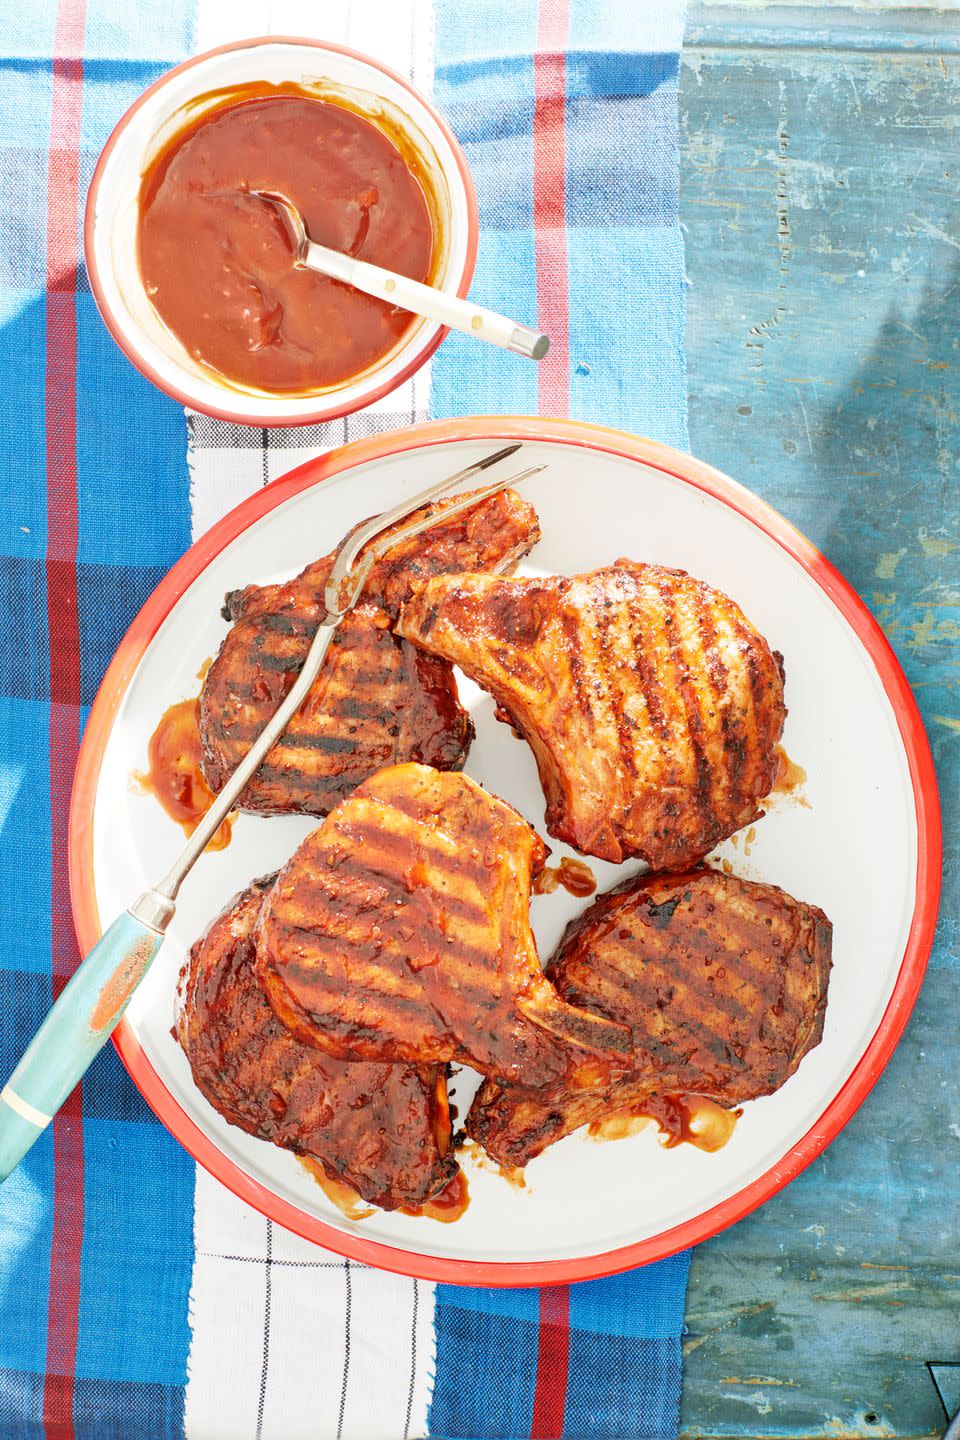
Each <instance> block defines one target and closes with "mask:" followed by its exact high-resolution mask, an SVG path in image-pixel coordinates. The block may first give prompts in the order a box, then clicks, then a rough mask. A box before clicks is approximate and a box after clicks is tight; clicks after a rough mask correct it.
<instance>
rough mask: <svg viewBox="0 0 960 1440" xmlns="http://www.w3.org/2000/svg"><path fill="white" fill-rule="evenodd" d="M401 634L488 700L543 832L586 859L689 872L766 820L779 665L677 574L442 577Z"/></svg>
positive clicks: (707, 591)
mask: <svg viewBox="0 0 960 1440" xmlns="http://www.w3.org/2000/svg"><path fill="white" fill-rule="evenodd" d="M396 630H397V633H398V634H400V635H403V636H404V637H405V638H406V639H408V640H411V641H413V643H414V644H415V645H418V646H421V647H422V648H424V649H426V650H429V651H430V653H431V654H433V655H437V656H440V657H442V658H443V659H445V660H450V661H452V662H453V663H454V664H455V665H459V666H461V667H462V669H463V670H464V671H465V672H466V673H467V674H468V675H469V676H470V677H471V678H472V679H474V680H476V681H477V682H478V684H480V685H482V686H483V687H484V689H486V690H488V691H489V692H490V694H491V695H492V696H493V697H494V699H495V700H496V702H497V713H498V715H499V717H500V718H501V719H505V720H507V721H509V722H510V723H511V724H512V725H513V726H514V728H515V729H516V730H517V732H518V733H519V734H521V735H522V736H523V737H524V738H525V739H526V740H527V741H528V742H529V744H530V746H531V748H532V749H533V752H534V755H535V757H536V761H537V767H538V769H539V771H540V781H541V784H542V785H543V789H544V793H545V795H546V798H547V815H546V825H547V830H548V831H549V832H550V834H551V835H556V836H558V837H559V838H560V839H562V840H566V841H567V842H568V843H569V844H571V845H574V846H575V847H576V848H577V849H578V850H581V851H583V852H585V853H586V854H588V855H597V856H599V857H600V858H601V859H604V860H613V861H621V860H623V859H625V858H626V857H628V856H631V855H636V856H640V857H641V858H642V859H644V860H646V861H647V862H648V863H649V864H650V866H651V867H652V868H653V869H656V870H682V869H685V868H687V867H688V866H689V865H691V864H693V863H694V862H695V861H697V860H699V859H700V858H701V857H702V856H704V855H705V854H706V853H707V852H708V851H709V850H711V849H712V848H713V846H714V845H716V844H717V843H718V842H719V841H720V840H723V839H725V838H726V836H728V835H731V834H732V833H733V832H734V831H735V830H739V829H740V827H741V826H743V825H747V824H749V823H750V822H751V821H753V820H756V819H757V818H758V817H759V816H760V815H761V814H762V811H761V809H760V803H759V802H760V801H761V800H762V799H763V797H764V796H765V795H767V794H769V792H770V790H771V788H772V786H773V784H774V781H775V778H776V769H777V757H776V754H775V753H774V747H775V745H776V743H777V741H778V740H779V738H780V735H781V732H782V730H783V722H784V717H785V715H786V710H785V709H784V704H783V667H782V659H781V657H780V656H779V655H776V654H775V653H772V652H771V650H770V648H769V646H768V645H767V642H766V641H765V640H764V638H763V636H762V635H759V634H758V633H757V631H756V630H754V629H753V628H752V626H751V625H750V624H749V623H748V621H747V620H746V619H745V618H744V616H743V614H742V612H741V611H740V609H739V608H738V606H736V605H735V604H734V602H733V601H732V600H730V599H728V598H727V596H725V595H722V594H721V593H720V592H719V591H717V590H713V589H711V588H710V586H709V585H705V584H703V583H702V582H701V581H699V580H694V579H692V578H691V577H690V576H689V575H687V574H685V572H684V571H682V570H666V569H664V568H663V567H661V566H659V565H642V564H637V563H635V562H633V561H631V560H618V561H617V563H616V564H615V565H608V566H605V567H604V568H603V569H600V570H594V571H592V572H591V573H589V574H586V575H577V576H574V577H573V578H572V579H569V578H567V577H566V576H561V575H557V576H552V577H549V578H546V579H514V580H509V579H502V578H498V577H493V576H489V575H444V576H438V577H436V578H434V579H432V580H429V581H427V582H426V583H425V584H423V585H422V586H421V587H420V588H419V589H418V590H417V592H416V593H415V595H414V596H413V598H412V599H411V600H409V601H407V603H406V604H405V605H404V607H403V609H402V611H401V613H400V620H399V623H398V624H397V626H396Z"/></svg>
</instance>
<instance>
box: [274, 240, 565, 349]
mask: <svg viewBox="0 0 960 1440" xmlns="http://www.w3.org/2000/svg"><path fill="white" fill-rule="evenodd" d="M300 264H301V265H304V266H306V268H307V269H309V270H317V271H319V272H320V274H321V275H329V276H330V277H331V278H332V279H334V280H342V281H343V282H344V284H346V285H352V286H353V288H354V289H355V290H362V291H363V293H364V294H365V295H373V296H375V297H376V299H378V300H386V301H387V302H388V303H389V304H391V305H399V306H400V308H401V309H402V310H409V311H410V312H411V313H412V314H414V315H422V316H424V318H425V319H427V320H436V321H437V322H438V323H439V324H440V325H446V326H448V327H449V328H450V329H451V330H462V331H463V333H464V334H465V335H476V337H477V338H478V339H479V340H488V341H489V342H490V344H491V345H499V346H501V347H502V348H503V349H504V350H513V351H514V352H515V354H517V355H526V356H527V358H528V359H530V360H542V359H543V357H544V355H546V353H547V350H548V349H549V347H550V341H549V339H548V337H547V336H546V335H542V334H541V333H540V332H539V330H530V329H528V328H527V326H526V325H518V324H517V323H516V321H515V320H510V319H508V317H507V316H506V315H498V314H497V313H496V311H495V310H485V309H484V308H483V306H482V305H474V304H473V303H472V301H470V300H461V299H460V297H459V296H458V295H448V294H447V293H446V291H444V290H435V289H434V288H433V287H432V286H431V285H421V283H420V281H419V280H409V279H408V278H407V276H406V275H397V274H395V273H394V271H392V270H384V269H383V268H382V267H381V266H379V265H371V264H370V263H369V261H367V260H356V259H354V257H353V256H352V255H344V254H342V252H341V251H339V250H330V249H328V248H327V246H326V245H318V244H317V243H316V242H315V241H313V240H311V241H308V243H307V244H306V246H305V247H304V250H303V253H302V256H301V260H300Z"/></svg>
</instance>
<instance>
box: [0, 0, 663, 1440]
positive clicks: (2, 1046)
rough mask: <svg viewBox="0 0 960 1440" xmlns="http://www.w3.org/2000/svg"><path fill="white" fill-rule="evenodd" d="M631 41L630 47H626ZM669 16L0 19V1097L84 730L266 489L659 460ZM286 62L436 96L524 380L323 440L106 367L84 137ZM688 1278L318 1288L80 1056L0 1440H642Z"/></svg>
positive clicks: (391, 1282)
mask: <svg viewBox="0 0 960 1440" xmlns="http://www.w3.org/2000/svg"><path fill="white" fill-rule="evenodd" d="M653 12H655V13H653ZM681 24H682V14H681V6H680V3H679V0H663V3H662V4H660V5H657V6H647V5H634V4H629V3H624V0H599V3H597V4H594V5H591V4H587V3H576V0H539V3H538V0H518V3H516V4H512V5H506V4H502V3H500V4H498V3H495V0H474V3H470V4H468V3H467V0H438V3H437V4H436V5H434V4H432V3H431V0H390V3H387V0H383V3H380V0H353V3H352V4H351V3H349V0H338V3H336V4H333V3H331V4H330V5H329V6H325V7H323V9H322V11H319V10H318V8H317V7H315V6H310V5H308V4H305V3H297V0H286V3H285V0H275V3H273V4H268V0H262V3H259V0H247V3H246V4H239V3H238V4H231V5H227V4H224V3H223V0H198V3H197V4H194V3H192V0H167V3H166V4H164V5H163V6H140V7H134V8H131V7H129V6H128V5H125V4H121V3H120V0H57V3H56V4H44V3H41V0H26V3H23V4H21V5H19V6H15V7H10V9H9V12H8V14H7V15H6V16H5V21H4V32H3V37H2V40H0V50H2V52H3V56H4V57H5V58H3V59H0V65H2V68H3V78H2V84H0V118H2V122H3V123H2V127H0V182H2V185H0V194H2V197H3V204H4V206H5V210H4V214H3V221H2V223H3V243H2V246H0V307H2V313H0V354H2V359H3V361H4V375H5V377H6V384H5V386H4V390H3V398H2V401H0V405H2V409H3V418H4V421H5V433H6V445H5V447H4V461H3V463H4V467H5V472H6V474H5V485H4V500H5V511H4V514H5V520H4V543H3V545H2V550H3V555H2V558H0V573H2V577H3V578H2V584H3V587H4V588H3V601H4V614H5V616H6V617H7V618H6V622H5V624H4V627H3V633H2V639H0V675H2V684H0V744H2V753H0V806H2V812H0V813H2V815H3V820H4V824H5V839H6V844H5V846H4V852H3V859H2V865H3V876H2V886H0V896H2V899H0V938H2V941H3V944H2V948H0V962H2V966H3V974H2V979H0V984H2V989H3V1001H4V1003H3V1005H2V1007H0V1072H2V1073H3V1074H6V1073H7V1072H8V1071H9V1070H10V1069H12V1067H13V1065H14V1063H15V1061H16V1059H17V1058H18V1057H19V1054H20V1053H21V1051H22V1049H23V1047H24V1045H25V1043H26V1041H27V1039H28V1038H29V1036H30V1035H31V1034H32V1033H33V1031H34V1030H35V1028H36V1027H37V1025H38V1024H39V1022H40V1020H41V1019H42V1017H43V1015H44V1013H45V1012H46V1009H47V1007H48V1006H49V1004H50V1001H51V998H52V997H53V996H55V995H56V994H57V993H58V992H59V990H60V988H61V987H62V985H63V984H64V982H65V980H66V979H67V978H68V977H69V975H70V974H71V973H72V970H73V968H74V967H75V965H76V964H77V960H78V956H77V952H76V945H75V941H74V939H73V930H72V924H71V918H70V906H69V894H68V879H67V862H66V850H65V834H66V815H67V806H68V801H69V792H70V784H71V777H72V772H73V767H74V763H75V760H76V754H77V747H78V743H79V739H80V735H81V732H82V728H83V723H84V719H85V716H86V713H87V710H88V707H89V705H90V703H91V701H92V698H93V695H94V693H95V691H96V688H97V685H98V683H99V680H100V677H101V675H102V673H103V671H104V669H105V667H106V664H107V661H108V660H109V658H110V655H111V653H112V651H113V649H114V647H115V646H116V644H117V642H118V640H119V639H120V637H121V635H122V633H123V631H124V629H125V627H126V625H127V624H128V623H129V621H130V619H131V617H132V616H133V614H134V613H135V611H136V610H137V608H138V607H139V605H140V604H141V603H142V601H143V599H144V598H145V597H146V595H147V594H148V593H149V592H150V590H151V589H152V588H153V586H154V584H155V583H156V581H157V579H158V577H159V576H160V575H161V574H162V573H163V572H164V571H165V570H166V569H167V568H168V567H169V566H170V564H171V563H172V562H173V561H174V560H175V559H176V558H177V557H178V556H179V555H180V554H181V553H182V551H183V550H184V549H185V548H186V546H187V545H188V544H189V543H190V540H191V538H192V537H195V536H196V535H197V534H199V533H201V532H202V531H203V530H204V529H206V528H207V526H208V525H209V524H210V523H212V522H213V520H214V519H216V518H218V516H219V515H220V514H222V513H223V511H224V510H226V509H228V508H229V507H230V506H231V505H232V504H234V503H235V502H236V501H237V500H239V499H241V498H242V497H243V496H244V495H245V494H247V493H249V492H250V491H251V490H252V489H255V488H257V487H258V486H259V485H260V484H262V483H263V481H264V480H265V479H266V478H272V477H273V476H275V475H277V474H279V473H282V471H284V470H286V469H289V468H290V466H291V465H292V464H294V463H296V461H297V460H299V459H301V458H303V456H304V455H305V454H308V453H310V454H313V453H316V451H317V450H318V449H322V448H324V447H327V446H329V445H331V444H338V443H342V441H343V440H344V439H349V438H353V437H354V436H357V435H361V434H369V433H371V432H372V431H374V430H376V429H378V428H388V427H390V426H392V425H394V424H396V423H398V422H400V421H403V422H407V423H409V421H410V420H411V419H419V418H426V416H427V415H430V414H433V415H438V416H442V415H455V414H466V413H475V412H497V411H511V412H514V413H522V412H536V411H538V410H539V411H540V412H541V413H554V414H557V413H559V414H567V413H568V414H570V415H573V416H576V417H579V418H583V419H588V420H595V421H601V422H604V423H607V424H612V425H619V426H623V427H624V428H626V429H630V430H634V431H640V432H643V433H646V434H648V435H652V436H655V437H656V438H658V439H661V440H665V441H667V442H669V443H671V444H674V445H679V446H684V445H685V442H686V428H685V424H686V417H685V394H684V389H685V384H684V365H683V319H684V313H683V311H684V307H683V251H682V243H681V239H680V234H679V227H678V224H677V172H678V143H677V104H676V78H677V65H678V51H679V45H680V31H681ZM266 31H273V32H274V33H287V34H295V33H308V34H310V33H313V34H317V35H319V36H321V37H325V38H330V39H334V40H339V41H341V42H346V43H348V44H352V45H354V46H356V47H357V48H358V49H363V50H368V51H371V52H373V53H375V54H378V55H380V56H382V58H384V59H386V60H387V61H388V62H389V63H391V64H393V65H394V67H395V68H397V69H400V70H402V71H403V72H404V73H407V74H410V75H411V76H412V78H413V79H414V80H415V83H417V84H418V85H419V86H420V87H421V88H423V89H430V88H431V87H432V88H433V91H434V94H435V97H436V100H437V103H438V105H439V106H440V108H441V109H442V110H443V111H444V112H445V113H446V115H447V116H448V118H449V119H450V120H451V122H452V125H453V128H454V130H455V131H456V132H457V134H458V135H459V137H460V139H461V141H462V142H463V144H464V146H465V149H466V151H467V155H468V158H469V160H470V163H471V165H472V167H473V171H474V176H475V179H476V183H477V189H478V192H479V197H480V218H481V236H482V240H481V247H480V260H479V265H478V269H477V274H476V278H475V282H474V286H473V292H472V293H473V294H474V295H476V296H477V298H478V299H480V300H481V301H482V302H483V303H485V304H488V305H490V306H493V307H496V308H499V309H502V310H504V311H506V312H508V313H517V314H520V315H523V316H530V317H533V316H535V315H538V316H539V321H540V324H541V326H542V327H543V328H544V329H546V330H548V331H549V332H550V333H551V335H552V336H553V337H554V346H553V349H552V351H551V354H550V356H549V357H548V360H547V361H546V362H545V363H544V364H543V365H542V366H540V367H539V368H538V367H534V366H520V365H515V364H510V363H509V362H508V360H507V359H506V357H504V356H503V355H502V354H501V353H499V352H497V351H494V350H493V349H492V348H491V347H482V346H470V345H468V344H466V343H464V342H459V343H458V342H453V341H451V342H450V343H448V344H447V345H445V346H444V347H442V349H441V350H440V352H439V353H438V355H437V357H436V359H435V360H434V362H433V364H432V367H431V370H430V372H429V373H428V372H426V371H424V372H421V373H420V374H419V375H418V376H417V377H416V379H415V380H414V381H413V382H411V383H408V384H407V385H406V386H404V387H402V389H401V390H399V391H397V392H395V394H394V395H393V396H390V397H388V399H387V400H386V401H384V402H383V403H382V404H381V405H380V406H378V407H377V408H376V409H375V410H374V411H372V412H368V413H367V414H365V415H360V416H356V417H351V419H350V420H349V421H347V422H345V423H344V422H337V423H336V424H335V425H331V426H321V427H314V428H312V429H310V430H307V431H301V432H297V433H290V432H284V433H282V434H281V433H277V434H271V435H264V434H263V433H262V432H259V431H258V432H249V431H241V430H238V429H237V428H236V427H231V426H228V425H221V424H218V423H217V422H213V421H209V420H206V419H203V418H202V417H189V427H190V466H191V467H192V481H193V483H192V486H191V474H190V473H189V471H188V456H187V446H186V436H185V424H184V415H183V412H182V410H180V409H179V408H178V407H177V406H176V405H175V404H174V403H173V402H171V401H169V400H167V399H166V398H165V397H163V396H162V395H160V394H159V393H158V392H156V391H155V390H153V389H152V388H151V387H150V386H149V385H148V384H147V383H146V382H145V381H143V380H142V379H141V378H140V377H139V376H138V374H137V373H136V372H135V371H134V370H133V369H132V368H131V367H130V365H129V364H128V363H127V362H126V361H125V360H124V359H123V357H122V356H121V355H120V354H119V353H118V352H117V350H116V349H115V347H114V346H113V343H112V341H111V340H110V339H109V337H108V335H107V333H106V330H105V329H104V327H103V326H102V324H101V322H100V320H99V318H98V316H97V314H96V311H95V306H94V303H93V300H92V297H91V295H90V292H89V287H88V284H87V280H86V276H85V274H84V272H83V266H82V256H81V251H80V241H79V219H80V215H81V213H82V207H83V201H84V197H85V193H86V188H87V184H88V182H89V178H90V174H91V172H92V169H93V165H94V163H95V160H96V157H97V154H98V152H99V150H100V147H101V146H102V144H103V143H104V141H105V139H106V137H107V134H108V133H109V131H110V129H111V127H112V125H113V124H114V123H115V122H116V120H117V119H118V118H119V116H120V115H121V114H122V113H123V111H124V110H125V109H126V108H127V106H128V105H129V104H130V103H131V102H132V101H133V100H134V98H135V97H136V96H137V94H138V93H139V92H140V91H142V90H143V89H144V88H145V87H146V86H147V85H148V84H150V83H151V82H152V81H153V80H154V79H155V78H156V77H157V76H158V75H159V74H160V73H161V72H162V71H163V70H164V69H166V68H168V67H169V66H170V65H171V64H173V63H175V62H177V61H178V60H180V59H182V58H184V57H185V56H187V55H188V54H190V53H191V52H192V51H194V50H195V49H202V48H206V47H207V46H208V45H210V44H215V43H220V42H222V41H225V40H229V39H233V38H238V37H239V36H241V35H242V34H244V33H246V34H255V33H263V32H266ZM685 1281H686V1257H683V1256H680V1257H676V1258H674V1259H673V1260H670V1261H666V1262H663V1263H662V1264H660V1265H656V1266H650V1267H648V1268H647V1269H645V1270H642V1271H635V1272H632V1273H630V1274H627V1275H622V1276H618V1277H615V1278H612V1279H609V1280H605V1281H597V1282H590V1283H587V1284H583V1285H578V1286H569V1287H567V1286H556V1287H549V1288H544V1289H541V1290H538V1289H532V1290H522V1291H482V1290H471V1289H463V1288H458V1287H453V1286H446V1285H440V1286H433V1285H429V1284H426V1283H424V1282H416V1281H412V1280H405V1279H403V1278H402V1277H391V1276H386V1275H381V1274H380V1273H379V1272H376V1271H370V1270H365V1269H364V1268H363V1267H360V1266H357V1265H352V1264H350V1263H349V1262H344V1261H341V1260H340V1259H339V1257H335V1256H327V1255H325V1253H324V1252H322V1251H317V1250H315V1249H312V1248H311V1247H309V1246H307V1245H306V1244H305V1243H304V1242H299V1241H296V1240H294V1238H293V1237H290V1236H287V1235H285V1234H284V1233H283V1232H281V1231H279V1230H278V1228H277V1227H275V1226H273V1225H272V1224H271V1222H269V1221H265V1220H264V1219H263V1217H261V1216H259V1215H256V1214H254V1213H253V1212H251V1211H248V1210H246V1209H245V1207H243V1206H242V1205H240V1203H239V1202H238V1201H236V1200H235V1199H234V1198H233V1197H232V1196H229V1195H227V1194H226V1192H224V1191H222V1190H221V1189H220V1187H219V1186H218V1185H217V1184H216V1182H214V1181H212V1180H211V1179H210V1177H208V1176H206V1175H204V1174H202V1173H201V1174H199V1175H198V1173H197V1171H196V1167H195V1166H194V1164H193V1162H192V1161H191V1160H190V1158H189V1157H188V1156H187V1155H186V1153H185V1152H184V1151H182V1150H181V1149H180V1147H179V1146H178V1145H177V1144H176V1143H175V1142H174V1141H173V1140H172V1139H171V1138H170V1137H169V1136H168V1135H167V1133H166V1131H164V1130H163V1129H162V1128H161V1127H160V1126H159V1125H158V1124H157V1122H156V1121H155V1120H154V1119H153V1117H152V1116H151V1114H150V1113H149V1111H148V1110H147V1109H146V1107H145V1105H144V1102H143V1101H142V1100H141V1098H140V1096H139V1095H138V1093H137V1092H136V1091H135V1090H134V1088H133V1086H132V1084H131V1082H130V1081H129V1079H128V1077H127V1076H126V1073H125V1071H123V1069H122V1068H121V1066H120V1065H119V1063H118V1061H117V1058H116V1056H115V1054H114V1052H113V1051H112V1049H108V1051H106V1052H105V1053H104V1055H103V1056H102V1057H101V1059H100V1060H99V1061H98V1063H97V1065H96V1066H95V1067H94V1068H93V1069H92V1070H91V1072H90V1074H89V1075H88V1077H87V1078H86V1079H85V1080H84V1082H83V1085H82V1086H81V1087H80V1088H79V1089H78V1091H77V1092H76V1093H75V1095H74V1096H73V1098H72V1100H71V1102H70V1103H69V1105H68V1106H67V1107H66V1108H65V1109H64V1111H63V1112H62V1113H61V1114H60V1115H59V1116H58V1117H57V1119H56V1121H55V1123H54V1125H53V1127H52V1128H51V1129H50V1131H49V1132H47V1134H46V1135H45V1136H44V1137H43V1139H42V1140H41V1141H40V1143H38V1145H37V1146H36V1147H35V1148H34V1150H33V1151H32V1152H31V1154H30V1156H29V1158H28V1160H27V1162H26V1163H25V1164H24V1165H23V1166H22V1167H21V1169H20V1170H19V1171H18V1172H17V1173H16V1174H15V1175H14V1176H13V1177H12V1178H11V1180H10V1181H9V1182H8V1183H7V1184H6V1185H5V1186H4V1187H3V1188H2V1190H0V1437H2V1440H7V1437H15V1436H25V1437H30V1440H33V1437H40V1436H45V1437H47V1440H59V1437H71V1436H77V1437H88V1436H89V1437H91V1440H92V1437H95V1440H109V1437H112V1436H114V1435H115V1436H117V1437H123V1440H147V1437H149V1440H158V1437H163V1436H168V1435H169V1436H177V1435H181V1434H184V1433H186V1434H187V1435H189V1436H191V1437H196V1440H213V1437H219V1436H224V1437H230V1440H242V1437H246V1436H248V1435H249V1436H250V1437H251V1440H253V1437H257V1440H262V1437H277V1440H286V1437H288V1436H290V1437H294V1436H299V1435H300V1434H303V1435H305V1436H306V1435H312V1436H318V1435H319V1436H328V1435H329V1436H337V1437H339V1440H349V1437H359V1436H366V1435H370V1436H376V1437H378V1440H395V1437H396V1440H399V1437H401V1436H404V1437H415V1436H422V1435H425V1434H427V1433H429V1434H432V1435H433V1436H435V1437H437V1440H440V1437H446V1440H456V1437H464V1440H466V1437H478V1440H481V1437H491V1440H492V1437H519V1436H541V1437H554V1436H561V1435H564V1436H571V1437H578V1436H597V1437H604V1440H616V1437H627V1436H629V1437H633V1440H641V1437H646V1436H650V1437H669V1436H672V1435H674V1434H675V1432H676V1426H677V1412H678V1402H679V1390H680V1353H679V1335H680V1331H681V1327H682V1319H683V1297H684V1287H685Z"/></svg>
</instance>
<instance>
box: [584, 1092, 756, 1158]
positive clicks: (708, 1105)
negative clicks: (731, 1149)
mask: <svg viewBox="0 0 960 1440" xmlns="http://www.w3.org/2000/svg"><path fill="white" fill-rule="evenodd" d="M742 1114H743V1111H742V1110H739V1109H738V1110H725V1109H724V1108H723V1106H722V1105H718V1104H717V1102H716V1101H715V1100H708V1099H707V1098H706V1096H704V1095H654V1096H651V1098H650V1099H649V1100H648V1101H646V1102H645V1104H644V1107H643V1109H642V1110H638V1111H633V1112H622V1113H620V1114H617V1115H607V1116H606V1117H605V1118H604V1119H603V1120H595V1121H593V1123H592V1124H591V1125H589V1126H588V1127H587V1133H588V1134H589V1135H590V1136H591V1137H592V1138H593V1139H594V1140H623V1139H624V1138H625V1137H626V1136H628V1135H635V1134H636V1133H637V1132H638V1131H639V1130H641V1129H643V1128H644V1126H645V1125H646V1124H647V1123H648V1122H649V1121H651V1120H652V1121H653V1122H654V1124H655V1125H656V1126H657V1128H658V1129H659V1131H660V1137H659V1138H660V1143H661V1145H663V1146H664V1147H665V1148H666V1149H668V1150H672V1149H673V1147H674V1146H675V1145H695V1146H696V1148H697V1149H698V1150H706V1151H708V1152H711V1153H712V1152H713V1151H715V1150H722V1149H723V1147H724V1145H726V1143H727V1141H728V1140H729V1139H730V1136H731V1135H732V1134H733V1131H734V1127H735V1125H736V1123H737V1120H738V1119H739V1118H740V1116H741V1115H742Z"/></svg>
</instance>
